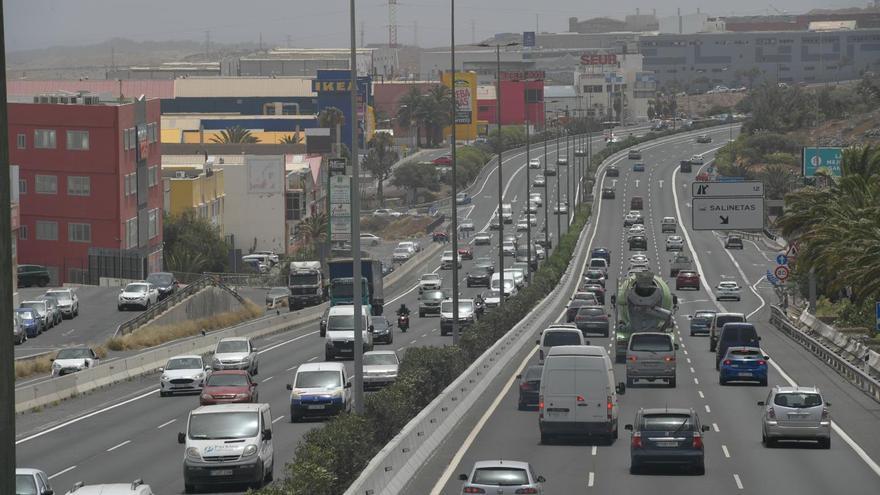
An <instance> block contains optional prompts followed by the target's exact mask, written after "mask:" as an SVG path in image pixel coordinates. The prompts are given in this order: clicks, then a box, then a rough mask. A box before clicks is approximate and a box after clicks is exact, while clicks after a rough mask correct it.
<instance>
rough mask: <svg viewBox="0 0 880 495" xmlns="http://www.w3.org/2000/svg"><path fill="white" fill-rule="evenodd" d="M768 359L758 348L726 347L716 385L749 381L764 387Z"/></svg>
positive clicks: (765, 384)
mask: <svg viewBox="0 0 880 495" xmlns="http://www.w3.org/2000/svg"><path fill="white" fill-rule="evenodd" d="M769 359H770V357H769V356H765V355H764V352H763V351H761V349H760V348H759V347H745V346H742V347H740V346H734V347H728V348H727V352H726V353H725V354H724V356H723V357H722V358H721V365H720V366H719V368H718V383H719V384H720V385H727V384H728V383H729V382H745V381H749V382H758V383H759V384H760V385H761V386H762V387H766V386H767V361H768V360H769Z"/></svg>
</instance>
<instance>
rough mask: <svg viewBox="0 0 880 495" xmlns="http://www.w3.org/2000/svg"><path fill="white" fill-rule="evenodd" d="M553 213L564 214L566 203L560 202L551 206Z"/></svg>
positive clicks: (566, 209)
mask: <svg viewBox="0 0 880 495" xmlns="http://www.w3.org/2000/svg"><path fill="white" fill-rule="evenodd" d="M553 213H555V214H557V215H564V214H566V213H568V205H567V204H565V203H560V204H557V205H554V206H553Z"/></svg>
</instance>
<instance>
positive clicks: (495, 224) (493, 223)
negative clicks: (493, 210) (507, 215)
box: [489, 215, 501, 230]
mask: <svg viewBox="0 0 880 495" xmlns="http://www.w3.org/2000/svg"><path fill="white" fill-rule="evenodd" d="M499 229H501V222H499V221H498V215H493V216H492V219H491V220H489V230H499Z"/></svg>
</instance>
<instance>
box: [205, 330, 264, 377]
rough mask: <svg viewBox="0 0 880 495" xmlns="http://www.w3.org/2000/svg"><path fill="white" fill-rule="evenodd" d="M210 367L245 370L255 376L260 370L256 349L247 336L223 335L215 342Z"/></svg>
mask: <svg viewBox="0 0 880 495" xmlns="http://www.w3.org/2000/svg"><path fill="white" fill-rule="evenodd" d="M211 369H213V370H214V371H221V370H247V371H249V372H250V374H251V375H254V376H256V375H257V373H259V371H260V365H259V358H258V355H257V349H256V348H255V347H254V345H253V344H252V343H251V339H249V338H247V337H225V338H222V339H220V341H219V342H217V346H216V347H215V348H214V358H213V359H212V361H211Z"/></svg>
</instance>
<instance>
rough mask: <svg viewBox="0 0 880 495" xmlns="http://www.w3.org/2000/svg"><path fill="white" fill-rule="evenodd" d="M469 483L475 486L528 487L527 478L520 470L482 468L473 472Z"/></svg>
mask: <svg viewBox="0 0 880 495" xmlns="http://www.w3.org/2000/svg"><path fill="white" fill-rule="evenodd" d="M471 483H473V484H475V485H493V486H518V485H528V484H529V476H528V474H526V472H525V471H524V470H522V469H516V468H501V467H499V468H483V469H477V470H476V471H474V478H473V479H472V480H471Z"/></svg>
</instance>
